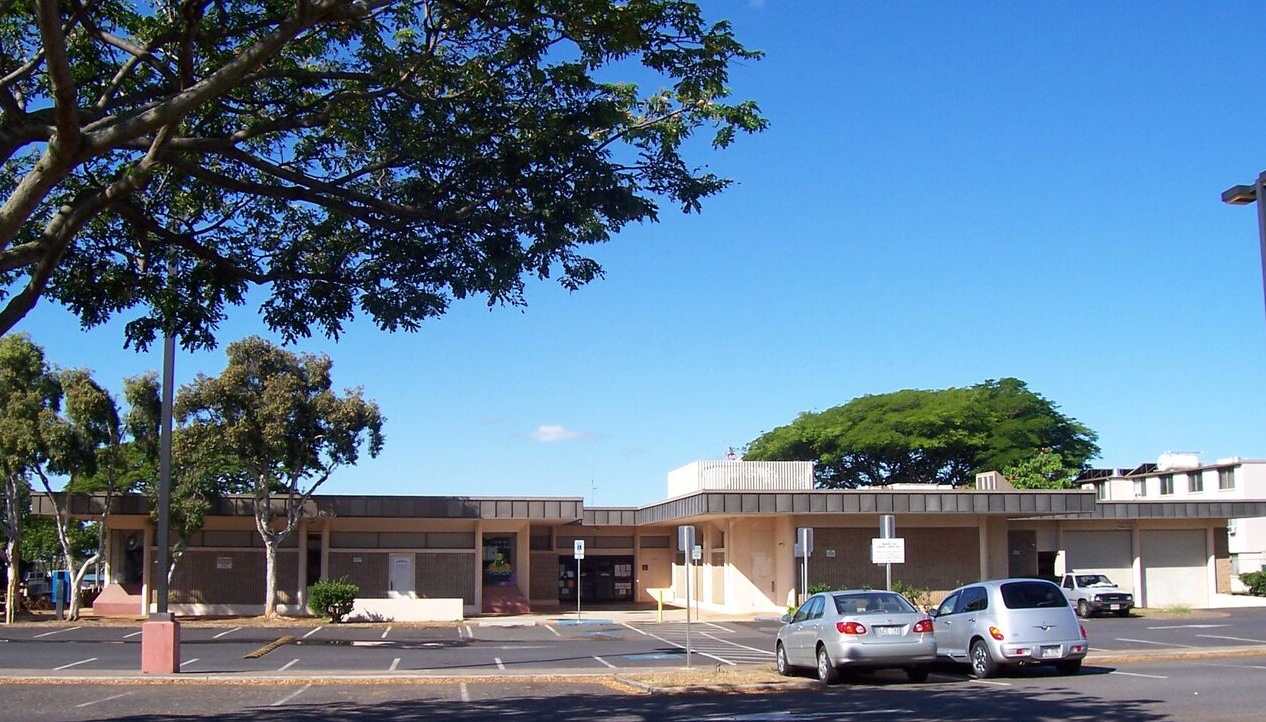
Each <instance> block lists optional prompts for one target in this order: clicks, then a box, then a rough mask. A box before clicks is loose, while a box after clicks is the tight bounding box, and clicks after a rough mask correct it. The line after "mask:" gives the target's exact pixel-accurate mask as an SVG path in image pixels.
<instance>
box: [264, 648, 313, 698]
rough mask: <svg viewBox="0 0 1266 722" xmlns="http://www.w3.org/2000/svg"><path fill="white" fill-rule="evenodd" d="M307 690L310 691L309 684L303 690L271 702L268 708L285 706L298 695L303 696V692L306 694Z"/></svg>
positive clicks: (297, 690)
mask: <svg viewBox="0 0 1266 722" xmlns="http://www.w3.org/2000/svg"><path fill="white" fill-rule="evenodd" d="M295 661H296V662H297V661H299V660H297V659H296V660H295ZM309 689H312V685H310V684H309V685H305V686H304V687H303V689H296V690H295V691H293V692H291V693H290V694H288V695H286V696H285V697H282V698H281V699H279V700H277V701H276V702H273V703H272V704H270V705H268V706H269V707H280V706H281V705H283V704H285V703H287V702H289V701H290V700H292V699H294V698H295V697H298V696H299V695H301V694H303V693H304V692H307V691H308V690H309Z"/></svg>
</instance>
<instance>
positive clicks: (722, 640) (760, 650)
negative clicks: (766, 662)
mask: <svg viewBox="0 0 1266 722" xmlns="http://www.w3.org/2000/svg"><path fill="white" fill-rule="evenodd" d="M700 634H701V635H702V636H704V637H707V638H708V639H714V640H716V641H718V642H720V643H722V644H730V645H733V646H735V647H739V648H741V649H750V650H752V651H753V652H760V653H761V654H768V655H769V656H771V657H772V656H774V653H773V652H771V651H770V650H768V649H760V648H757V647H749V646H747V645H746V644H739V643H738V642H731V641H730V640H728V639H721V638H720V637H716V636H713V635H711V634H709V633H707V632H700Z"/></svg>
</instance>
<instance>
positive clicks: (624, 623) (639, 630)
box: [620, 622, 646, 636]
mask: <svg viewBox="0 0 1266 722" xmlns="http://www.w3.org/2000/svg"><path fill="white" fill-rule="evenodd" d="M620 624H623V625H624V626H626V627H628V628H629V629H632V630H633V631H634V632H637V633H638V634H641V635H642V636H646V632H645V631H643V630H641V629H638V628H637V627H635V626H633V625H632V624H629V623H628V622H620Z"/></svg>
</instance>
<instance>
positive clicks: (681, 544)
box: [677, 526, 703, 667]
mask: <svg viewBox="0 0 1266 722" xmlns="http://www.w3.org/2000/svg"><path fill="white" fill-rule="evenodd" d="M696 549H698V550H699V555H700V556H703V549H702V547H698V546H695V528H694V527H692V526H679V527H677V550H678V551H680V552H682V556H683V557H684V558H685V570H684V571H685V573H686V666H687V667H689V666H690V652H691V649H690V573H691V571H692V567H693V566H694V564H693V563H691V559H692V558H694V555H695V550H696Z"/></svg>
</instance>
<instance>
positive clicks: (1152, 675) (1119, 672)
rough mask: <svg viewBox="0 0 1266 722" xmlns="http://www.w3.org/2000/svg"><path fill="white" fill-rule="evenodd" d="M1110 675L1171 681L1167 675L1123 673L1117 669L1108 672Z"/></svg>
mask: <svg viewBox="0 0 1266 722" xmlns="http://www.w3.org/2000/svg"><path fill="white" fill-rule="evenodd" d="M1108 674H1120V675H1123V676H1125V677H1147V678H1148V679H1169V677H1166V676H1165V675H1162V674H1139V673H1138V672H1122V671H1120V670H1115V669H1114V670H1112V671H1111V672H1108Z"/></svg>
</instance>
